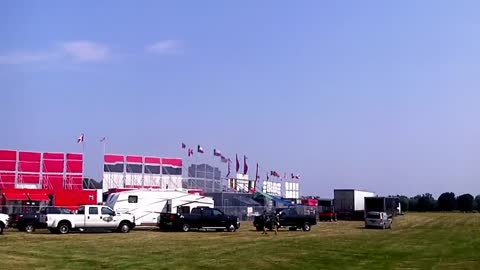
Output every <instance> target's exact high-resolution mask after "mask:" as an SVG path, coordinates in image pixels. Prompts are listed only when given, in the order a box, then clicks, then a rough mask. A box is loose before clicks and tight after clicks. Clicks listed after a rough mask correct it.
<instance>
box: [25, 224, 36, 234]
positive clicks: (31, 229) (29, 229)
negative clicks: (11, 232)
mask: <svg viewBox="0 0 480 270" xmlns="http://www.w3.org/2000/svg"><path fill="white" fill-rule="evenodd" d="M34 231H35V226H33V224H31V223H30V224H27V225H26V226H25V232H27V233H32V232H34Z"/></svg>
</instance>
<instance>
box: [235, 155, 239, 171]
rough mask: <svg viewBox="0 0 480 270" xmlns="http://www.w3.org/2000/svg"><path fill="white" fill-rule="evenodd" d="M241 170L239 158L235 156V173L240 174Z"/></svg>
mask: <svg viewBox="0 0 480 270" xmlns="http://www.w3.org/2000/svg"><path fill="white" fill-rule="evenodd" d="M239 170H240V162H239V161H238V156H237V154H235V171H236V172H237V173H238V171H239Z"/></svg>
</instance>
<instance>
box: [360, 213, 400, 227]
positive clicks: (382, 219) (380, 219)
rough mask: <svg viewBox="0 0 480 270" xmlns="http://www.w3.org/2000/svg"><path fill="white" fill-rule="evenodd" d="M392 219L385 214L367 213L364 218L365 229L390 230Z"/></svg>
mask: <svg viewBox="0 0 480 270" xmlns="http://www.w3.org/2000/svg"><path fill="white" fill-rule="evenodd" d="M392 223H393V219H392V217H391V216H389V215H388V214H387V213H385V212H373V211H372V212H368V213H367V214H366V216H365V228H379V229H383V230H385V229H391V228H392Z"/></svg>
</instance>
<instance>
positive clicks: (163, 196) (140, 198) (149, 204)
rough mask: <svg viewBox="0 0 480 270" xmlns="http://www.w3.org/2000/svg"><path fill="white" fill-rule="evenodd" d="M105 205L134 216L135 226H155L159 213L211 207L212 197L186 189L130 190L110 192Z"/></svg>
mask: <svg viewBox="0 0 480 270" xmlns="http://www.w3.org/2000/svg"><path fill="white" fill-rule="evenodd" d="M106 205H107V206H109V207H111V208H112V209H113V210H114V211H115V212H117V213H130V214H133V215H134V216H135V223H136V225H137V226H157V225H158V222H159V217H160V213H173V214H175V213H188V214H189V213H190V211H191V209H193V208H195V207H213V198H211V197H205V196H201V195H197V194H190V193H188V192H187V191H186V190H181V189H178V190H175V189H169V190H168V189H163V190H130V191H123V192H118V193H112V194H110V195H109V196H108V198H107V201H106Z"/></svg>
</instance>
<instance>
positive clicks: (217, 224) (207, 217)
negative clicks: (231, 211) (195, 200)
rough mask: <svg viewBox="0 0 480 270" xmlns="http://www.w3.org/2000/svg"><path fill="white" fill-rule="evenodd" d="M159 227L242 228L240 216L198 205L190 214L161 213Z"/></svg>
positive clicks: (185, 228)
mask: <svg viewBox="0 0 480 270" xmlns="http://www.w3.org/2000/svg"><path fill="white" fill-rule="evenodd" d="M159 227H160V229H170V230H180V231H183V232H188V231H190V229H205V230H207V229H215V230H218V231H220V230H222V231H223V230H227V231H229V232H234V231H236V230H238V228H240V221H239V219H238V217H236V216H230V215H226V214H224V213H223V212H222V211H220V210H219V209H216V208H209V207H196V208H193V209H192V212H191V213H190V214H171V213H161V214H160V222H159Z"/></svg>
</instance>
